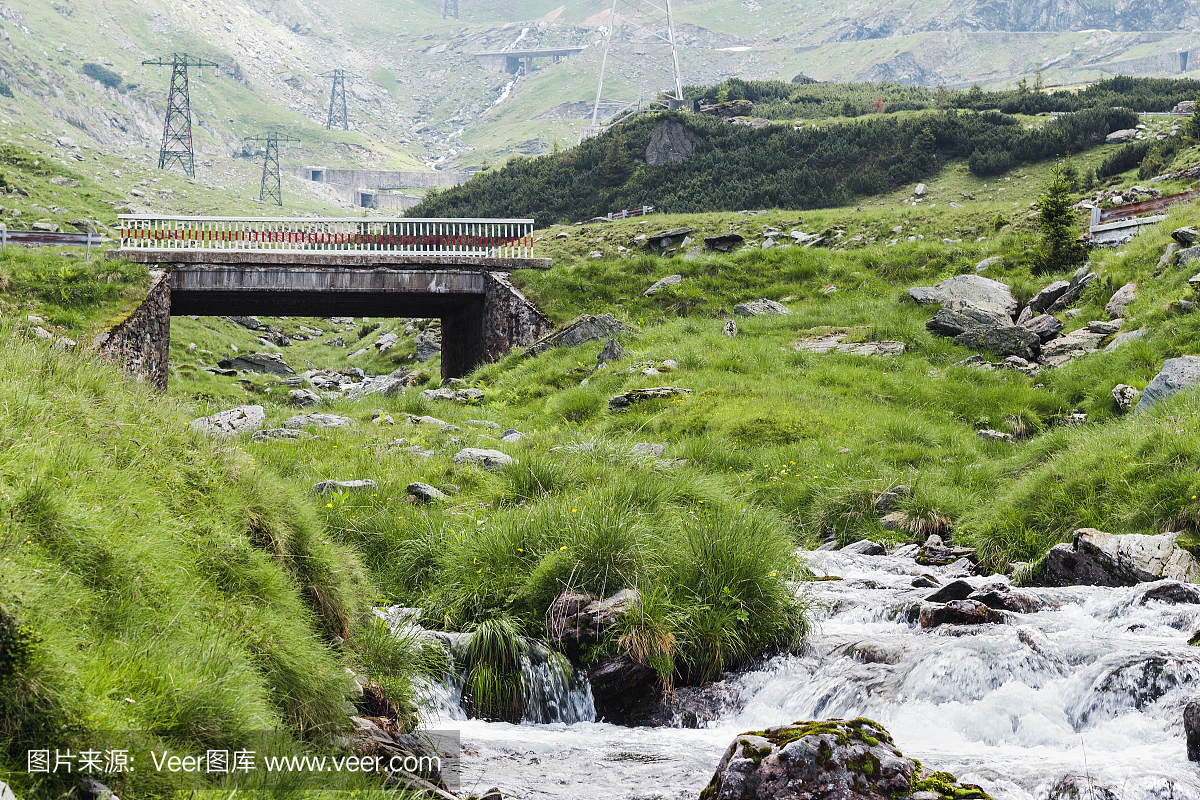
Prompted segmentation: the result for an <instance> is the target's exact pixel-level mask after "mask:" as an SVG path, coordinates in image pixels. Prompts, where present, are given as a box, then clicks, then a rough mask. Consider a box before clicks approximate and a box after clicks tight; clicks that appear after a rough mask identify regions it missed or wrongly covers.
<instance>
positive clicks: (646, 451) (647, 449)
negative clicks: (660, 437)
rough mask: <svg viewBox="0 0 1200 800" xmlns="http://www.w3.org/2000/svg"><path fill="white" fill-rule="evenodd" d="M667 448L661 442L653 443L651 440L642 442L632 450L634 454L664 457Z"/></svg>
mask: <svg viewBox="0 0 1200 800" xmlns="http://www.w3.org/2000/svg"><path fill="white" fill-rule="evenodd" d="M665 450H666V448H665V447H663V446H662V445H661V444H652V443H650V442H640V443H638V444H635V445H634V446H633V449H632V450H631V451H630V452H632V453H633V454H634V455H639V456H651V457H652V458H662V454H663V452H664V451H665Z"/></svg>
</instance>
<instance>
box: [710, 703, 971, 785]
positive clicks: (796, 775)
mask: <svg viewBox="0 0 1200 800" xmlns="http://www.w3.org/2000/svg"><path fill="white" fill-rule="evenodd" d="M864 764H870V765H871V768H870V769H864V768H863V765H864ZM936 775H937V776H938V777H943V776H944V777H945V778H947V779H948V781H947V785H950V786H951V789H950V793H951V796H952V797H986V796H987V795H986V794H984V793H983V791H982V790H979V788H978V787H971V786H963V785H960V784H958V783H956V782H954V778H953V776H951V775H948V774H947V773H937V774H936ZM931 777H932V776H931ZM919 778H920V766H919V765H918V764H917V762H915V761H913V760H912V759H908V758H905V757H904V756H903V754H901V753H900V751H899V750H898V749H896V746H895V743H894V742H893V741H892V737H891V735H890V734H888V732H887V730H886V729H884V727H883V726H882V725H880V724H879V723H877V722H872V721H871V720H868V719H862V718H859V719H855V720H850V721H845V720H840V719H831V720H824V721H820V722H796V723H793V724H792V725H785V726H779V727H772V728H767V729H766V730H761V731H753V732H750V733H743V734H741V735H739V736H738V737H737V738H735V739H734V740H733V743H732V744H731V745H730V746H729V748H728V749H727V750H726V751H725V755H724V756H722V758H721V761H720V763H719V764H717V770H716V772H715V773H714V774H713V777H712V780H711V781H709V783H708V786H707V787H705V789H704V791H702V792H701V793H700V800H890V798H899V797H913V798H916V797H918V796H921V793H918V794H916V795H914V794H912V792H913V791H914V789H915V787H916V785H917V781H918V779H919ZM970 789H975V790H977V791H978V793H977V794H976V793H972V792H970V791H969V790H970ZM929 794H930V796H931V797H933V795H932V793H929ZM940 796H941V795H940V794H939V795H938V797H940ZM921 800H927V798H925V797H924V796H921Z"/></svg>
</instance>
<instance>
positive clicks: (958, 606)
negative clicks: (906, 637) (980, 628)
mask: <svg viewBox="0 0 1200 800" xmlns="http://www.w3.org/2000/svg"><path fill="white" fill-rule="evenodd" d="M919 619H920V622H921V627H922V628H936V627H938V626H939V625H987V624H988V623H989V622H992V623H1000V622H1003V619H1004V618H1003V617H1002V616H1001V615H999V614H997V613H996V612H995V611H994V610H993V609H991V608H988V607H987V606H986V605H984V604H983V603H981V602H980V601H978V600H951V601H950V602H948V603H923V604H922V605H921V611H920V617H919Z"/></svg>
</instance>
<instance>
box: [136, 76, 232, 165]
mask: <svg viewBox="0 0 1200 800" xmlns="http://www.w3.org/2000/svg"><path fill="white" fill-rule="evenodd" d="M151 65H153V66H157V67H159V69H160V70H161V68H162V67H170V68H171V91H170V92H169V93H168V94H167V121H166V122H165V123H163V140H162V148H161V149H160V150H159V151H158V168H159V169H171V168H172V167H174V166H175V165H178V166H180V167H182V168H183V171H184V172H185V173H187V175H188V177H191V178H194V177H196V159H195V156H194V155H193V149H192V99H191V95H190V93H189V92H188V70H189V69H191V68H193V67H194V68H195V69H196V70H198V73H197V74H198V75H199V76H200V77H203V75H204V68H205V67H216V66H218V65H217V64H214V63H213V62H211V61H205V60H204V59H202V58H194V57H192V56H189V55H188V54H187V53H172V54H171V57H170V60H168V59H167V57H166V56H160V57H159V58H156V59H154V60H152V61H143V62H142V66H143V67H145V66H151Z"/></svg>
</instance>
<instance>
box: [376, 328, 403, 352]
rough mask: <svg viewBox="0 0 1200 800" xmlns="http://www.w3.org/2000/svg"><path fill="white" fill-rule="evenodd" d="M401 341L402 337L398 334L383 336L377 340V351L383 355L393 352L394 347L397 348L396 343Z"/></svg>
mask: <svg viewBox="0 0 1200 800" xmlns="http://www.w3.org/2000/svg"><path fill="white" fill-rule="evenodd" d="M399 341H400V337H399V336H398V335H397V334H395V333H391V332H389V333H385V334H384V335H383V336H380V337H379V338H378V339H376V340H375V349H376V350H378V351H379V352H381V353H386V352H387V351H388V350H391V349H392V348H393V347H395V346H396V343H397V342H399Z"/></svg>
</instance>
